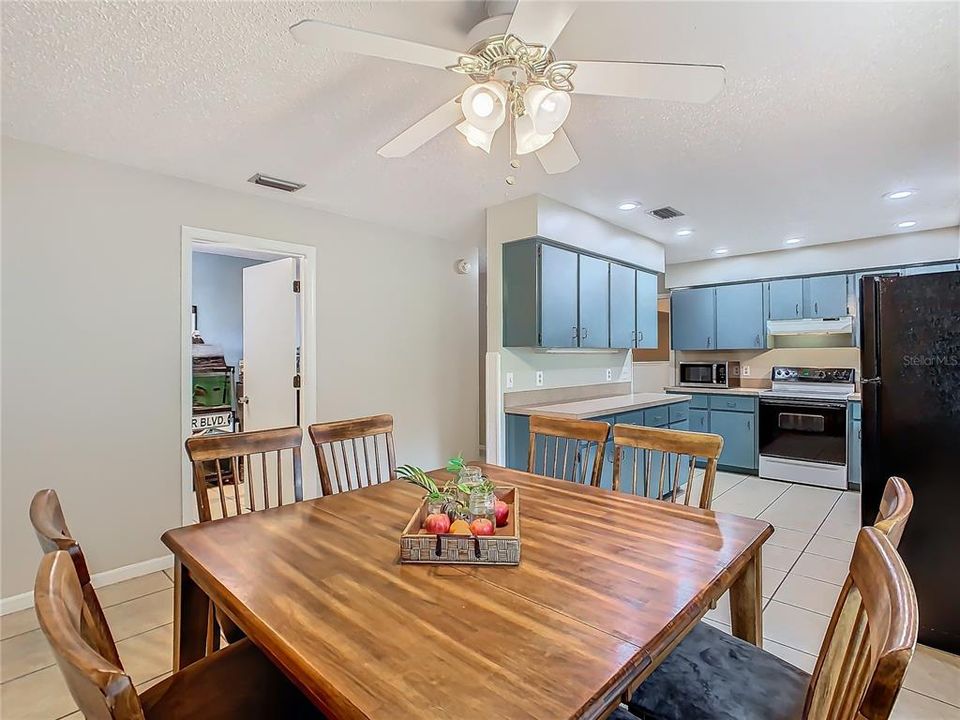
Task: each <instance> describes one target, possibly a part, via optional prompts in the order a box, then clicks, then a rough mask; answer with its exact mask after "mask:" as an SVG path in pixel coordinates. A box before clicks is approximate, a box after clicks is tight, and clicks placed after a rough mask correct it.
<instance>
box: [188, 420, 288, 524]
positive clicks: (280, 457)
mask: <svg viewBox="0 0 960 720" xmlns="http://www.w3.org/2000/svg"><path fill="white" fill-rule="evenodd" d="M302 443H303V431H302V430H301V429H300V428H298V427H287V428H276V429H271V430H254V431H251V432H241V433H222V434H217V435H214V434H211V435H196V436H194V437H190V438H187V441H186V443H185V445H186V448H187V457H188V458H190V462H191V463H192V464H193V486H194V491H195V493H196V496H197V511H198V513H199V517H200V522H208V521H210V520H213V519H215V518H214V512H213V510H214V506H212V505H211V501H210V493H209V492H208V488H207V477H211V476H215V477H216V479H217V484H216V485H215V486H214V488H211V489H215V490H216V491H217V495H218V497H219V501H220V502H219V509H220V513H221V515H220V517H228V516H230V515H240V514H242V513H244V512H248V511H256V510H262V509H266V508H270V507H278V506H280V505H283V504H284V503H285V502H290V501H292V502H300V501H301V500H303V476H302V466H301V462H300V445H301V444H302ZM286 450H290V451H291V454H292V457H293V465H292V472H291V474H292V489H291V491H290V492H288V493H287V494H286V495H285V494H284V485H285V483H284V465H285V462H284V458H285V454H284V452H285V451H286ZM224 462H227V463H229V465H230V475H231V476H232V477H233V479H234V485H233V493H232V495H233V497H232V498H231V497H229V496H228V495H229V494H228V492H227V490H228V487H229V486H227V485H225V484H224V472H223V463H224ZM211 467H212V469H211ZM258 476H259V477H258ZM241 485H243V488H241ZM261 485H262V488H263V496H262V497H259V498H258V497H257V496H258V495H259V491H260V488H261ZM271 486H272V487H274V488H275V492H273V493H271ZM243 489H245V492H243V491H242V490H243ZM241 496H245V497H241Z"/></svg>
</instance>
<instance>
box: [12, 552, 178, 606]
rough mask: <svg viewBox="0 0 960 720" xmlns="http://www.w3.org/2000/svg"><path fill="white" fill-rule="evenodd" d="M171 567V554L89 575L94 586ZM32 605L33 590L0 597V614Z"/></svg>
mask: <svg viewBox="0 0 960 720" xmlns="http://www.w3.org/2000/svg"><path fill="white" fill-rule="evenodd" d="M171 567H173V555H164V556H163V557H158V558H153V559H152V560H144V561H143V562H138V563H134V564H133V565H124V566H123V567H118V568H115V569H114V570H105V571H104V572H100V573H96V574H94V575H91V576H90V582H91V583H93V586H94V587H103V586H104V585H113V584H114V583H118V582H122V581H124V580H130V579H131V578H135V577H141V576H142V575H149V574H150V573H155V572H158V571H160V570H166V569H167V568H171ZM31 607H33V592H25V593H20V594H19V595H11V596H10V597H5V598H0V615H7V614H9V613H12V612H16V611H17V610H26V609H27V608H31Z"/></svg>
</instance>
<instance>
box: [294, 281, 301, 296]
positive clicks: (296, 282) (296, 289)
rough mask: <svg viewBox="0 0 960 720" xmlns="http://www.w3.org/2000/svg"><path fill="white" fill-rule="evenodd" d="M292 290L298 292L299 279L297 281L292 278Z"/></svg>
mask: <svg viewBox="0 0 960 720" xmlns="http://www.w3.org/2000/svg"><path fill="white" fill-rule="evenodd" d="M293 291H294V292H295V293H298V292H300V281H299V280H294V281H293Z"/></svg>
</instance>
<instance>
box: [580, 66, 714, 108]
mask: <svg viewBox="0 0 960 720" xmlns="http://www.w3.org/2000/svg"><path fill="white" fill-rule="evenodd" d="M573 62H574V63H576V66H577V69H576V70H575V71H574V73H573V75H572V76H571V80H572V81H573V91H574V92H575V93H580V94H582V95H614V96H617V97H632V98H648V99H651V100H675V101H677V102H692V103H705V102H709V101H710V100H712V99H713V98H714V97H716V95H717V93H719V92H720V91H721V90H723V84H724V76H725V75H726V72H727V71H726V70H725V69H724V68H723V66H722V65H680V64H672V63H644V62H603V61H599V60H596V61H595V60H584V61H579V60H574V61H573Z"/></svg>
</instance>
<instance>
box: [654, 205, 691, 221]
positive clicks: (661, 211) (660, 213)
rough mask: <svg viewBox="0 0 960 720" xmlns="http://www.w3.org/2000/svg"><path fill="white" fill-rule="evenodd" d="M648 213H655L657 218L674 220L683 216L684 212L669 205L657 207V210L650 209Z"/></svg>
mask: <svg viewBox="0 0 960 720" xmlns="http://www.w3.org/2000/svg"><path fill="white" fill-rule="evenodd" d="M647 215H653V216H654V217H655V218H660V219H661V220H673V218H678V217H683V213H682V212H680V211H679V210H677V209H676V208H672V207H670V206H669V205H667V206H665V207H662V208H657V209H656V210H648V211H647Z"/></svg>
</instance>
